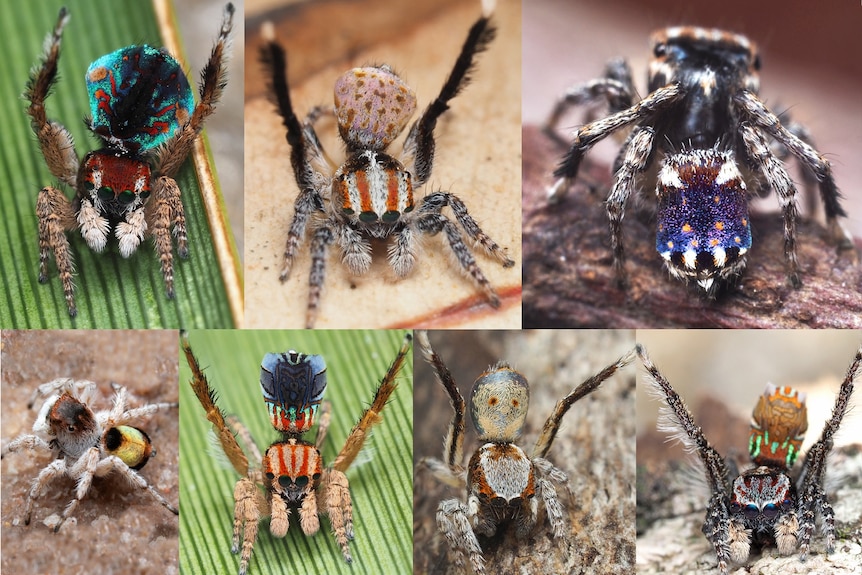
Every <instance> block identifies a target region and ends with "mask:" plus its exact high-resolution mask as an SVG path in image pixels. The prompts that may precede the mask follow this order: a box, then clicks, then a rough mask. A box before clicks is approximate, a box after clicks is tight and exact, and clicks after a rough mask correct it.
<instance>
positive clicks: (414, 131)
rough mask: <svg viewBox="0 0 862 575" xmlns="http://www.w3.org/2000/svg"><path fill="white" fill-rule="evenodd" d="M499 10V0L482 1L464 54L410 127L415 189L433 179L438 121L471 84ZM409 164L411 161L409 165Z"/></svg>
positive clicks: (408, 151)
mask: <svg viewBox="0 0 862 575" xmlns="http://www.w3.org/2000/svg"><path fill="white" fill-rule="evenodd" d="M495 7H496V0H483V2H482V16H481V17H480V18H479V19H478V20H477V21H476V22H475V23H474V24H473V26H472V27H471V28H470V32H469V33H468V34H467V40H466V41H465V42H464V45H463V46H462V47H461V53H460V54H459V55H458V59H457V60H455V66H454V67H453V68H452V71H451V72H450V73H449V77H448V78H447V79H446V83H444V84H443V88H442V89H441V90H440V94H438V95H437V97H436V98H435V99H434V101H433V102H431V103H430V104H428V107H427V108H425V111H424V112H423V113H422V116H421V117H420V118H419V119H418V120H416V122H414V123H413V125H412V126H410V131H409V132H408V134H407V139H406V140H405V141H404V154H405V156H408V157H412V158H413V162H412V163H413V170H412V173H413V178H414V179H413V186H414V187H416V188H419V187H420V186H422V185H424V184H425V182H427V181H428V178H430V177H431V170H432V168H433V167H434V147H435V142H434V128H435V127H436V125H437V119H438V118H439V117H440V116H441V115H442V114H443V113H444V112H445V111H446V110H448V109H449V101H450V100H452V99H453V98H454V97H455V96H457V95H458V94H459V93H461V90H463V89H464V87H465V86H466V85H467V84H468V83H469V82H470V78H471V74H472V73H473V71H474V70H475V68H476V55H477V54H479V53H480V52H484V51H485V50H486V49H487V48H488V45H489V44H490V43H491V41H492V40H493V39H494V36H495V35H496V32H497V29H496V28H495V27H494V25H493V24H491V21H490V19H491V15H492V14H493V12H494V8H495ZM407 163H408V164H409V162H407Z"/></svg>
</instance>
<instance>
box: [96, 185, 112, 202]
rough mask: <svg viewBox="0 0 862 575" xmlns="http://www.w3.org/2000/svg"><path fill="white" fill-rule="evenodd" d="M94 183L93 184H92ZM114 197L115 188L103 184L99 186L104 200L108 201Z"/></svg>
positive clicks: (100, 196)
mask: <svg viewBox="0 0 862 575" xmlns="http://www.w3.org/2000/svg"><path fill="white" fill-rule="evenodd" d="M91 185H92V184H91ZM113 198H114V188H112V187H110V186H103V187H101V188H99V199H100V200H102V201H103V202H107V201H108V200H111V199H113Z"/></svg>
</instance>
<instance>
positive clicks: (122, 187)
mask: <svg viewBox="0 0 862 575" xmlns="http://www.w3.org/2000/svg"><path fill="white" fill-rule="evenodd" d="M150 178H151V172H150V165H149V164H148V163H146V162H143V161H141V160H138V159H135V158H130V157H127V156H118V155H114V154H113V153H111V152H105V151H102V150H98V151H95V152H90V153H89V154H88V155H87V156H86V157H85V158H84V163H83V165H82V167H81V170H80V172H78V189H79V190H84V191H86V193H87V194H88V195H89V196H90V198H89V199H90V200H91V201H92V202H93V205H95V206H98V207H100V208H101V209H100V211H101V212H102V213H105V214H107V215H108V216H109V217H115V218H119V217H122V216H123V214H125V213H126V211H128V210H131V209H137V208H138V207H140V206H141V205H143V203H144V201H145V200H146V199H147V198H149V197H150V192H151V189H150Z"/></svg>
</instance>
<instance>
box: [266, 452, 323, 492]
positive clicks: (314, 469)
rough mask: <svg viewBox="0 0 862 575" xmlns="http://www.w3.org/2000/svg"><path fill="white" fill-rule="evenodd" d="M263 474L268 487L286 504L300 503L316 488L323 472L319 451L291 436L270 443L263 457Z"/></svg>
mask: <svg viewBox="0 0 862 575" xmlns="http://www.w3.org/2000/svg"><path fill="white" fill-rule="evenodd" d="M262 467H263V473H264V476H265V477H266V480H267V482H268V483H269V485H268V490H269V489H271V490H272V491H273V492H275V493H276V494H278V495H280V496H281V497H282V498H283V499H284V500H285V501H286V502H287V504H288V505H299V504H301V503H302V500H303V499H304V498H305V496H306V495H307V494H309V493H311V492H312V491H314V489H315V488H316V487H317V485H318V483H320V477H321V475H322V474H323V460H322V459H321V457H320V451H318V450H317V448H316V447H314V445H313V444H311V443H309V442H307V441H303V440H301V439H296V438H290V439H288V440H287V441H278V442H276V443H273V444H272V445H270V446H269V449H267V450H266V454H265V455H264V456H263V463H262Z"/></svg>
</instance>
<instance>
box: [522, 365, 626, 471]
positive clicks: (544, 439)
mask: <svg viewBox="0 0 862 575" xmlns="http://www.w3.org/2000/svg"><path fill="white" fill-rule="evenodd" d="M633 359H634V352H633V351H630V352H629V353H627V354H626V355H624V356H623V357H621V358H619V359H618V360H617V361H616V362H614V363H612V364H611V365H609V366H607V367H606V368H604V369H603V370H601V371H600V372H599V373H597V374H595V375H594V376H592V377H591V378H589V379H587V380H586V381H584V382H583V383H582V384H580V385H579V386H578V387H576V388H575V389H573V390H572V391H571V392H570V393H569V394H568V395H567V396H566V397H564V398H562V399H561V400H560V401H558V402H557V404H556V406H554V411H553V413H551V416H550V417H548V420H547V421H546V422H545V425H544V426H543V427H542V433H541V434H540V435H539V438H538V439H537V440H536V446H535V447H534V448H533V455H532V457H531V459H536V458H544V457H545V455H547V453H548V450H549V449H551V444H552V443H553V442H554V438H555V437H556V436H557V431H559V429H560V423H561V422H562V420H563V416H564V415H566V412H568V411H569V409H570V408H571V407H572V405H574V404H575V402H577V401H578V400H579V399H581V398H583V397H584V396H586V395H588V394H590V393H592V392H593V391H595V390H596V389H598V387H599V385H601V384H602V382H603V381H605V380H606V379H608V378H609V377H611V376H612V375H614V374H615V373H616V372H617V370H619V369H622V368H624V367H625V366H627V365H628V364H629V363H631V362H632V360H633ZM549 465H550V463H549ZM552 467H553V466H552Z"/></svg>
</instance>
